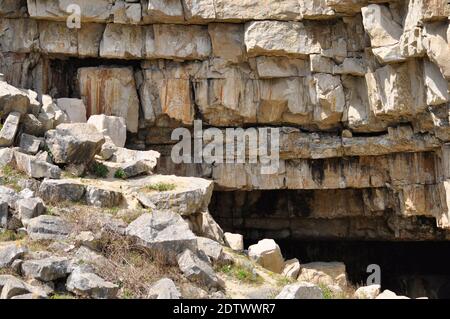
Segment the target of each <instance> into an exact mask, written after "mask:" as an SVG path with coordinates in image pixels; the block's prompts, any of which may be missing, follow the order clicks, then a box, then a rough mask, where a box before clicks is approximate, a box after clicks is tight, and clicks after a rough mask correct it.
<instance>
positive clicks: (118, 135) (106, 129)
mask: <svg viewBox="0 0 450 319" xmlns="http://www.w3.org/2000/svg"><path fill="white" fill-rule="evenodd" d="M88 124H92V125H94V126H95V127H96V128H97V130H98V131H99V132H102V133H103V134H104V135H105V136H109V138H110V139H111V140H112V141H113V143H114V144H115V145H116V146H118V147H124V146H125V142H126V140H127V126H126V123H125V120H124V119H123V118H122V117H118V116H107V115H104V114H101V115H92V116H91V117H90V118H89V120H88Z"/></svg>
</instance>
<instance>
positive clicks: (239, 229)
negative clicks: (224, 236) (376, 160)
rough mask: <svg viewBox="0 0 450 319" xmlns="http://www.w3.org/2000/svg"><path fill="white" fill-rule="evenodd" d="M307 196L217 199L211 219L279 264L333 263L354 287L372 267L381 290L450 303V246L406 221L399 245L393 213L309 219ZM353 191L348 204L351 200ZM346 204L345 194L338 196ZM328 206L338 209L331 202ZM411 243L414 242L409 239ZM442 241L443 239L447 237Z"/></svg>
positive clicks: (258, 194) (252, 194)
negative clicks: (278, 257)
mask: <svg viewBox="0 0 450 319" xmlns="http://www.w3.org/2000/svg"><path fill="white" fill-rule="evenodd" d="M315 192H316V191H314V190H310V191H309V190H308V191H304V190H293V191H291V190H270V191H248V192H245V191H232V192H225V191H216V192H214V194H213V199H212V201H211V204H210V212H211V214H212V215H213V217H214V218H215V219H216V221H217V222H218V223H219V224H220V225H221V226H222V228H223V229H224V231H230V232H236V233H241V234H243V235H244V238H245V240H246V243H245V247H248V246H249V245H251V244H254V243H256V242H257V241H258V240H261V239H264V238H272V239H275V240H276V241H277V243H278V244H279V246H280V248H281V250H282V253H283V256H284V258H285V259H291V258H298V259H299V260H300V263H303V264H305V263H309V262H317V261H322V262H331V261H339V262H343V263H345V265H346V269H347V275H348V279H349V281H350V282H351V284H353V285H355V286H361V285H365V284H366V280H367V278H368V276H369V275H370V274H371V273H368V272H367V267H368V266H369V265H373V264H376V265H379V266H380V269H381V286H382V289H383V290H384V289H389V290H392V291H394V292H395V293H397V294H398V295H406V296H408V297H411V298H418V297H429V298H439V299H441V298H445V299H450V254H449V253H450V241H448V240H444V237H445V233H444V232H443V231H442V230H439V229H437V228H436V226H435V221H434V220H432V219H428V218H417V217H415V218H412V219H411V220H409V219H408V222H409V221H410V222H411V223H410V224H408V225H417V226H416V227H417V228H412V229H410V230H408V232H405V233H403V235H404V237H400V238H396V230H395V229H393V228H392V225H390V224H389V222H388V221H387V219H388V218H389V217H387V216H390V215H392V214H394V212H392V211H390V210H387V211H385V212H384V215H383V214H381V215H377V216H376V217H373V218H367V216H359V215H354V214H356V213H352V214H350V216H347V217H342V216H339V217H336V218H328V219H327V218H314V217H312V216H314V215H315V214H317V211H315V209H317V207H323V206H320V205H319V206H317V203H315V198H316V199H321V198H322V196H317V194H315ZM359 192H360V191H359V190H357V191H354V192H353V193H352V194H348V195H349V196H350V195H351V196H356V197H355V198H354V199H355V200H356V203H358V198H357V197H358V196H359V195H358V194H359ZM338 195H339V196H345V193H342V194H338ZM328 204H329V205H331V206H333V207H334V206H338V205H339V203H337V202H335V201H334V200H332V199H331V200H330V201H329V203H328ZM414 236H416V237H414ZM446 238H449V237H446Z"/></svg>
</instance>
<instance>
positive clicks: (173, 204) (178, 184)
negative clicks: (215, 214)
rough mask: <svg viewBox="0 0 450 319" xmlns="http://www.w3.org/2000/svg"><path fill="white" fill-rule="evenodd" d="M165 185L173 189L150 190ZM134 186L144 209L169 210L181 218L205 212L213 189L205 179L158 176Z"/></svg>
mask: <svg viewBox="0 0 450 319" xmlns="http://www.w3.org/2000/svg"><path fill="white" fill-rule="evenodd" d="M165 184H167V185H169V184H170V185H173V186H174V189H168V190H161V191H159V190H157V189H152V186H156V185H165ZM135 185H136V188H137V198H138V200H139V201H140V202H141V204H142V205H144V206H145V207H150V208H156V209H159V210H171V211H174V212H176V213H178V214H180V215H183V216H189V215H192V214H196V213H201V212H204V211H205V210H207V209H208V205H209V202H210V200H211V196H212V191H213V188H214V183H213V182H211V181H209V180H206V179H201V178H195V177H175V176H160V175H158V176H156V175H155V176H150V177H148V178H146V179H142V180H139V181H136V183H135ZM141 185H142V186H141Z"/></svg>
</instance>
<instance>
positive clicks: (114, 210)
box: [107, 207, 120, 215]
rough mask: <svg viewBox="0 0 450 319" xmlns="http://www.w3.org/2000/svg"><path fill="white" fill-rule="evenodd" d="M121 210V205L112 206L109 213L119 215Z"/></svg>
mask: <svg viewBox="0 0 450 319" xmlns="http://www.w3.org/2000/svg"><path fill="white" fill-rule="evenodd" d="M119 210H120V207H111V208H109V209H108V210H107V213H108V214H111V215H117V213H118V212H119Z"/></svg>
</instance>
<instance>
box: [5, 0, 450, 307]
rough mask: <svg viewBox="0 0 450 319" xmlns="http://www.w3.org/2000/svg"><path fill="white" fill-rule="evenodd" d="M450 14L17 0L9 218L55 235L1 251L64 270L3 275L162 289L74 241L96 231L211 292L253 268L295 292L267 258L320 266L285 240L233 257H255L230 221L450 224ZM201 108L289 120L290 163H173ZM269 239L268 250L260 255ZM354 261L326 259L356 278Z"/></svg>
mask: <svg viewBox="0 0 450 319" xmlns="http://www.w3.org/2000/svg"><path fill="white" fill-rule="evenodd" d="M69 4H77V5H78V6H79V7H80V9H81V28H79V29H77V28H68V27H67V25H66V21H67V20H68V19H69V20H71V19H72V18H71V15H70V13H68V12H67V11H66V9H67V6H68V5H69ZM449 15H450V7H449V5H448V3H447V1H445V0H398V1H383V0H374V1H369V0H367V1H366V0H361V1H355V0H319V1H316V0H305V1H299V0H282V1H279V0H278V1H276V0H270V1H257V0H245V1H232V0H141V1H137V0H136V1H131V0H126V1H124V0H91V1H87V0H71V1H65V0H64V1H63V0H28V1H24V0H20V1H17V0H3V1H0V73H1V74H2V75H1V76H0V109H1V118H2V123H3V127H2V129H1V131H0V146H1V147H2V149H1V150H0V163H1V165H2V167H3V184H5V185H6V186H5V187H3V188H2V189H1V190H0V193H1V194H0V195H1V196H0V198H1V199H2V203H1V205H0V208H1V209H0V221H1V227H2V228H3V229H7V230H8V231H12V233H10V234H11V236H12V237H13V239H16V236H25V238H24V239H22V241H25V243H24V244H25V246H33V244H31V245H30V244H29V243H28V241H31V243H33V242H35V241H39V242H40V241H42V240H56V241H55V242H54V243H49V242H46V243H45V244H46V245H44V247H42V246H39V247H38V249H37V251H38V253H36V252H35V251H33V250H32V249H30V247H28V248H27V249H25V248H22V246H20V248H17V247H15V246H9V245H7V246H6V248H5V250H3V248H2V249H1V250H0V256H2V258H1V259H2V260H3V258H5V262H4V264H5V265H6V266H5V267H6V268H8V269H10V268H11V267H12V269H13V271H15V272H18V273H20V274H22V275H23V276H24V277H25V278H28V279H30V278H32V279H34V280H37V281H38V282H45V283H52V284H49V285H45V287H43V288H42V287H39V289H41V290H35V289H37V288H34V287H35V286H33V287H31V286H29V285H30V283H28V282H24V281H21V280H20V279H18V278H16V277H14V278H15V279H13V278H11V277H0V288H2V287H3V291H2V297H3V295H4V296H5V297H7V298H9V297H13V295H14V296H20V295H24V294H25V295H27V294H28V293H35V295H37V296H49V295H52V294H55V293H54V292H53V291H60V290H61V291H63V292H64V293H65V292H67V291H68V292H70V293H72V294H74V295H78V296H90V297H113V296H121V297H126V296H127V294H131V295H132V296H135V297H143V296H145V297H147V296H149V295H152V296H153V294H152V293H151V291H152V289H149V287H147V286H145V287H138V289H136V288H135V285H133V284H132V283H133V282H139V281H142V280H139V278H138V277H136V274H135V273H134V275H133V274H130V276H131V278H134V279H133V280H131V279H130V280H129V281H125V282H126V284H125V286H126V287H128V288H124V286H123V285H122V284H123V283H120V284H119V285H117V283H116V282H115V280H117V278H118V277H117V276H116V275H117V274H114V272H109V273H108V272H107V273H99V271H95V269H94V270H93V269H91V268H92V267H84V266H83V265H84V264H83V263H80V262H77V260H78V259H77V257H76V256H75V255H76V253H75V251H79V250H80V249H81V250H82V252H83V249H85V247H89V248H90V249H91V250H94V251H97V253H102V254H103V255H105V256H104V257H105V258H107V259H108V262H111V263H113V264H115V265H118V264H122V262H123V260H127V263H130V262H129V258H131V259H132V258H133V256H126V257H123V256H121V254H123V251H124V250H127V249H125V248H124V247H128V246H127V245H132V247H133V248H137V251H138V252H141V253H139V254H138V256H140V257H139V258H137V259H139V260H138V261H137V264H138V265H140V266H141V267H143V268H145V267H144V266H145V263H144V262H143V261H142V260H141V259H142V258H143V257H142V256H144V257H145V256H147V257H148V258H153V259H158V260H159V259H161V258H162V257H161V254H160V253H158V251H159V252H160V251H163V252H164V253H163V254H162V255H163V257H164V258H162V259H163V260H162V261H161V263H162V264H163V265H165V266H164V267H166V268H167V269H166V268H164V267H163V269H164V270H163V271H162V272H159V274H172V275H171V276H172V277H171V278H172V279H173V280H174V281H175V282H176V284H178V283H183V284H187V282H186V280H189V279H190V280H194V281H195V282H200V283H201V284H200V286H201V287H202V288H201V289H202V291H208V293H206V295H208V294H209V296H212V294H214V291H221V292H220V293H215V296H216V297H223V295H221V293H225V294H226V295H228V296H236V295H235V294H234V293H237V296H241V295H239V293H240V292H236V290H235V291H234V292H233V288H232V287H233V284H232V282H233V281H232V280H230V278H233V275H235V274H236V273H237V274H238V277H239V276H240V275H239V274H241V275H242V274H246V275H245V276H244V277H246V278H247V277H250V283H251V285H250V286H252V285H254V284H255V282H254V281H255V280H256V281H258V279H255V278H259V277H262V278H266V279H267V280H264V282H265V284H266V285H268V286H269V288H268V289H267V291H270V292H268V295H272V296H274V295H276V294H278V292H279V290H280V289H278V290H277V289H276V288H279V287H278V286H279V285H277V284H276V282H277V280H275V284H274V283H273V280H272V284H271V283H270V282H271V281H270V279H269V278H267V276H265V275H262V276H261V275H260V276H259V277H258V276H256V275H255V276H254V274H253V272H252V271H248V268H253V267H256V268H257V269H259V268H258V267H260V266H261V265H262V266H263V267H266V268H267V267H268V268H269V270H271V271H272V272H275V273H280V272H281V273H282V272H283V271H284V270H286V269H287V270H286V271H288V272H289V269H291V268H290V267H293V268H301V269H297V273H296V272H295V271H294V275H293V276H291V277H292V278H294V279H298V278H299V277H300V280H304V281H305V280H306V279H308V280H306V281H310V282H311V281H313V282H314V281H315V282H314V283H315V284H322V285H323V284H324V283H321V282H319V281H317V280H310V279H311V278H309V277H308V278H306V279H305V277H303V279H302V276H301V275H300V276H298V272H299V271H300V272H301V273H302V272H303V271H304V269H306V270H305V272H306V273H307V272H308V271H307V269H309V268H308V266H305V267H300V265H298V264H297V263H296V262H293V261H289V262H287V263H286V264H285V263H284V261H283V260H282V256H281V253H280V252H279V248H277V246H276V244H274V243H272V242H270V243H268V242H263V243H261V244H260V245H261V246H262V248H261V247H257V248H255V249H256V251H259V252H260V253H255V254H256V255H252V253H251V249H250V250H249V252H248V253H249V256H250V257H252V256H253V257H252V258H251V259H252V260H253V261H254V262H256V263H259V264H260V266H257V265H255V264H254V262H251V261H245V262H243V261H241V262H238V265H240V266H230V263H232V260H235V262H236V260H238V261H239V258H240V257H238V256H237V255H236V254H235V253H232V252H231V251H230V250H228V248H223V247H222V246H221V245H227V246H231V247H233V245H234V244H235V243H234V240H235V238H236V235H235V236H232V235H231V233H228V235H227V236H228V239H227V236H224V235H223V232H222V230H221V227H222V228H223V229H225V230H226V231H230V232H233V233H240V234H243V235H244V237H245V239H247V240H251V241H257V240H260V239H263V238H274V239H276V240H278V239H357V240H367V239H371V240H388V241H394V240H395V241H396V240H413V241H417V240H430V241H431V240H449V239H450V232H449V230H448V229H449V228H450V219H449V218H450V216H449V209H450V206H449V205H450V201H449V199H448V198H449V196H448V194H449V192H450V183H449V179H450V166H449V161H450V160H449V156H450V148H449V144H448V142H449V141H450V119H449V112H448V108H449V100H450V95H449V81H450V60H449V57H450V45H449V41H450V26H449ZM197 119H201V120H202V121H203V125H204V126H205V127H217V128H219V129H221V130H225V129H226V128H230V127H245V128H248V127H254V128H267V127H279V128H281V139H280V166H279V169H278V171H277V172H276V173H275V174H270V175H264V174H261V170H260V167H261V165H262V164H261V163H243V164H242V163H240V164H236V163H224V164H221V163H215V164H174V163H173V162H172V160H171V158H170V151H171V149H172V146H173V145H174V143H176V142H175V141H173V140H171V133H172V131H173V129H174V128H177V127H180V126H181V127H187V128H190V129H192V127H193V124H194V120H197ZM87 123H88V124H87ZM154 173H156V175H151V174H154ZM161 174H164V175H161ZM173 174H175V175H178V176H190V177H175V176H172V175H173ZM146 175H150V176H146ZM80 177H81V178H80ZM202 178H206V179H207V180H205V179H202ZM71 202H75V203H77V205H75V206H74V204H73V203H72V204H68V203H71ZM78 206H79V207H78ZM70 207H77V209H71V208H70ZM92 207H95V209H94V208H92ZM119 208H120V209H119ZM71 210H73V211H71ZM89 211H92V212H96V213H99V214H101V216H102V217H101V218H99V220H97V219H96V218H94V219H95V220H91V218H90V217H89V214H86V212H89ZM150 211H152V212H154V214H149V212H150ZM111 212H113V213H114V214H111ZM136 212H138V213H136ZM116 214H117V215H118V216H111V215H116ZM105 216H106V217H105ZM130 216H131V217H130ZM180 216H181V217H180ZM105 218H106V222H105ZM134 218H137V219H136V220H132V219H134ZM214 220H215V221H214ZM81 221H84V222H81ZM216 221H217V223H216ZM123 223H125V224H123ZM73 224H75V225H78V226H79V227H78V228H77V227H75V228H73V227H72V226H73ZM111 224H112V225H114V227H113V231H111V230H110V227H109V226H105V225H111ZM154 225H159V226H154ZM219 225H220V226H219ZM105 227H106V228H107V229H108V231H106V235H105V231H104V230H105ZM87 232H88V233H87ZM4 233H5V234H6V233H7V232H4ZM24 233H26V235H22V234H24ZM174 234H176V236H175V237H178V236H180V238H177V239H176V240H175V243H172V242H171V241H169V242H167V240H168V239H169V238H171V237H172V236H174ZM80 236H81V239H80V238H79V239H77V238H78V237H80ZM198 236H200V238H208V239H209V240H212V242H209V241H207V240H206V239H199V238H198ZM237 237H238V239H237V241H238V244H237V247H236V246H234V248H235V249H236V250H237V251H241V250H243V247H242V245H243V244H241V241H242V238H241V237H239V236H237ZM92 242H99V244H98V246H91V244H92ZM118 242H119V243H121V244H120V245H119V244H117V245H116V244H112V243H118ZM55 243H58V245H56V244H55ZM62 243H64V244H62ZM66 245H68V246H66ZM34 246H36V245H34ZM50 246H51V247H50ZM117 246H120V247H121V248H120V247H117ZM111 247H112V248H111ZM35 248H36V247H35ZM255 249H254V250H255ZM266 250H267V251H270V254H269V255H270V256H271V259H270V263H269V264H270V266H267V264H266V262H265V261H262V260H260V258H259V257H258V256H259V255H264V253H261V251H262V252H265V251H266ZM43 251H44V252H43ZM142 251H145V252H146V253H145V254H144V255H143V253H142ZM148 251H150V252H152V253H151V254H150V255H151V256H148V254H149V253H148ZM197 251H203V252H204V253H199V254H197ZM218 251H226V252H228V254H226V253H222V252H220V253H219V252H218ZM91 253H93V252H89V254H91ZM74 254H75V255H74ZM80 254H81V253H80ZM205 254H206V255H207V256H208V257H209V260H208V258H205V256H204V255H205ZM225 255H226V256H228V257H224V256H225ZM3 256H6V257H3ZM230 256H231V257H230ZM91 257H92V256H91ZM91 257H89V258H90V259H97V257H98V259H101V256H100V257H99V256H97V257H95V256H94V257H92V258H91ZM241 257H242V256H241ZM272 257H273V258H272ZM299 257H301V256H299ZM114 258H121V259H120V260H122V261H121V262H119V261H118V259H114ZM166 258H168V259H169V260H171V261H172V262H171V263H167V260H165V259H166ZM143 259H144V260H145V258H143ZM210 261H211V262H212V263H213V264H214V265H215V268H216V270H217V269H220V270H222V271H221V272H219V273H221V275H219V276H218V275H217V274H215V273H214V269H213V268H212V266H211V264H210ZM2 262H3V261H2ZM247 262H250V263H251V265H252V267H250V266H248V267H247V266H245V267H244V266H242V265H241V264H245V265H247ZM272 263H275V268H272V266H273V265H272ZM137 264H133V263H132V265H133V267H131V268H134V269H139V267H138V265H137ZM166 264H168V265H166ZM235 264H236V263H235ZM174 265H175V266H177V267H175V266H174ZM193 265H195V267H194V266H193ZM293 265H294V266H293ZM124 267H125V266H124ZM233 267H234V268H233ZM317 267H319V268H317ZM330 267H331V268H332V271H329V268H330ZM339 267H341V266H339V265H338V266H336V265H334V266H329V267H328V266H327V267H324V266H323V265H313V266H311V269H315V270H314V271H316V272H317V273H319V274H320V275H319V276H318V277H322V276H325V277H326V278H327V280H328V279H329V277H330V278H332V279H331V280H328V281H326V283H325V285H326V286H327V287H332V288H331V289H332V290H333V289H334V290H333V291H334V293H335V294H340V293H344V294H345V293H347V292H346V289H342V287H340V288H339V289H338V288H336V287H335V286H336V285H338V286H339V278H338V279H336V278H337V277H339V275H342V273H345V270H344V271H342V268H339ZM94 268H95V267H94ZM100 268H104V269H108V267H100ZM112 268H114V267H112ZM116 268H117V267H116ZM125 268H126V267H125ZM192 268H195V269H197V268H199V269H200V272H198V271H196V270H193V269H192ZM236 268H237V269H236ZM49 269H50V270H49ZM324 269H325V270H324ZM336 269H338V270H336ZM339 269H341V270H339ZM8 271H9V270H8ZM123 271H124V272H127V271H128V272H131V273H132V271H131V270H130V269H128V268H127V269H123ZM180 271H181V272H180ZM260 271H265V270H261V269H260ZM154 272H155V273H158V272H157V271H156V270H155V271H154ZM42 273H44V274H45V275H49V274H50V275H49V276H50V277H42ZM247 273H249V274H247ZM330 273H333V274H335V273H338V275H336V276H335V275H330ZM181 274H183V275H181ZM324 274H325V275H324ZM222 275H223V276H222ZM6 276H9V275H6ZM167 276H169V275H167ZM161 277H163V276H162V275H161V276H159V278H147V279H146V280H144V281H145V282H147V283H149V284H153V283H154V282H155V281H156V279H161ZM219 277H224V278H219ZM235 277H236V276H235ZM269 277H270V276H269ZM313 277H314V276H313ZM136 278H137V279H136ZM186 278H187V279H186ZM281 278H283V276H281ZM107 280H108V281H107ZM223 280H225V287H228V288H225V290H224V289H223V287H224V281H223ZM233 280H234V279H233ZM7 282H8V284H7ZM86 282H87V283H89V285H91V286H89V285H88V286H80V285H85V283H86ZM59 284H63V285H62V286H63V288H61V287H60V286H61V285H59ZM127 285H128V286H127ZM158 285H161V286H164V287H166V288H167V293H168V294H169V295H165V296H166V297H168V296H178V295H179V294H180V292H179V291H178V290H177V289H178V288H174V286H173V283H172V284H171V283H169V282H168V281H167V280H165V281H162V282H159V283H158V284H157V286H156V287H159V286H158ZM242 285H243V284H242ZM38 286H39V285H38ZM178 286H179V285H178ZM273 286H275V287H276V288H274V287H273ZM341 286H346V285H343V284H342V285H341ZM5 287H6V288H5ZM18 287H19V288H18ZM48 287H50V288H51V289H52V290H49V289H48ZM333 287H334V288H333ZM119 288H120V289H119ZM191 288H192V287H191ZM203 288H204V289H206V290H203ZM316 288H317V287H315V286H314V287H309V286H308V285H307V284H304V283H302V284H301V286H298V284H294V287H290V286H289V287H287V288H286V291H284V292H282V293H281V296H284V297H286V296H287V294H289V295H290V296H296V297H299V296H302V297H305V296H316V297H317V296H318V295H319V293H320V292H319V291H318V290H317V289H316ZM322 288H323V287H322ZM46 289H47V290H46ZM127 289H128V290H127ZM195 289H197V290H196V291H197V292H198V287H197V288H195ZM195 289H194V290H195ZM208 289H209V290H208ZM227 289H228V290H227ZM327 289H329V288H327ZM373 289H374V287H371V288H370V289H369V288H368V291H366V292H365V293H364V294H366V293H367V294H369V295H370V296H374V295H376V293H374V290H373ZM159 290H160V289H159V288H155V289H153V291H159ZM187 290H189V291H191V290H192V289H187ZM323 290H324V289H322V293H323ZM375 290H377V289H375ZM14 291H15V292H14ZM50 291H51V292H50ZM262 291H265V289H263V290H262ZM274 291H275V292H274ZM299 291H301V292H299ZM297 292H298V294H297ZM182 294H183V296H185V297H186V296H191V295H190V294H189V293H188V292H186V291H184V290H183V291H182ZM349 294H351V295H352V293H347V295H349ZM56 295H58V293H56ZM198 295H199V294H198V293H197V296H198ZM200 295H201V293H200ZM268 295H266V297H267V296H268ZM248 296H250V297H251V296H253V295H252V293H249V295H248ZM360 296H361V295H360Z"/></svg>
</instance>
